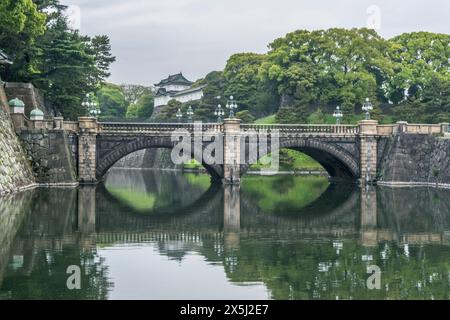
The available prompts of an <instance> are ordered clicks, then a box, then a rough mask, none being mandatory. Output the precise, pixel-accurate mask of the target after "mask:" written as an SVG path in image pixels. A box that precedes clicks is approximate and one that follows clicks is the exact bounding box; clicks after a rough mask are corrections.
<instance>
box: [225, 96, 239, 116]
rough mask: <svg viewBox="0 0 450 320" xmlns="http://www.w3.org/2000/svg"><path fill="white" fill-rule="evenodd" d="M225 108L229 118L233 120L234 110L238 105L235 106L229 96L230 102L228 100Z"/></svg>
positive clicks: (231, 97)
mask: <svg viewBox="0 0 450 320" xmlns="http://www.w3.org/2000/svg"><path fill="white" fill-rule="evenodd" d="M225 108H227V109H229V110H230V118H234V110H236V109H237V108H238V105H237V103H236V101H235V100H234V97H233V96H230V100H228V102H227V105H226V106H225Z"/></svg>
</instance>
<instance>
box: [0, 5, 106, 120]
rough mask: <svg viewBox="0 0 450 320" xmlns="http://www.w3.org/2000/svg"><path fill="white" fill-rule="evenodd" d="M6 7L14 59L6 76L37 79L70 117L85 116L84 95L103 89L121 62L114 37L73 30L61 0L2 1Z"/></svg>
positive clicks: (7, 42)
mask: <svg viewBox="0 0 450 320" xmlns="http://www.w3.org/2000/svg"><path fill="white" fill-rule="evenodd" d="M0 9H1V10H0V12H1V14H0V43H1V48H2V49H3V50H4V51H5V53H7V54H8V55H9V56H10V57H11V58H12V60H13V65H12V66H9V67H6V68H4V69H2V70H1V73H0V74H1V77H2V79H3V80H6V81H16V82H32V83H33V84H34V85H35V86H36V87H37V88H38V89H39V90H40V91H41V92H42V93H43V95H44V97H45V99H46V101H47V103H48V104H49V105H50V106H51V107H52V109H53V110H55V113H57V114H62V115H63V116H64V117H66V118H68V119H76V118H77V117H78V116H82V115H85V114H86V110H84V108H83V107H81V103H82V101H83V99H84V97H85V96H86V94H87V93H90V92H95V91H96V90H98V89H99V88H100V86H101V83H102V82H103V81H104V79H105V78H107V77H108V76H109V73H108V69H109V66H110V64H111V63H113V62H114V61H115V58H114V57H113V56H112V55H111V53H110V51H111V47H110V43H109V38H108V37H107V36H95V37H92V38H91V37H87V36H83V35H80V34H79V32H78V30H72V29H71V28H70V26H69V25H68V22H67V17H66V16H65V10H66V6H64V5H61V4H60V3H59V0H34V1H31V0H20V1H2V3H1V4H0ZM11 12H14V14H13V15H12V14H11Z"/></svg>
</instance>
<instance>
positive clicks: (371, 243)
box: [0, 171, 450, 299]
mask: <svg viewBox="0 0 450 320" xmlns="http://www.w3.org/2000/svg"><path fill="white" fill-rule="evenodd" d="M448 196H449V191H445V190H436V189H422V188H420V189H417V188H415V189H390V188H372V189H369V190H360V189H359V188H357V187H355V186H351V185H328V183H327V181H326V180H323V178H320V177H318V178H314V177H264V178H261V177H249V178H245V179H244V181H243V184H242V186H241V187H236V186H227V187H221V186H211V185H210V184H209V180H208V177H207V176H202V175H194V174H190V175H180V174H175V173H161V172H152V171H124V172H112V173H110V175H109V177H108V180H107V181H106V183H105V185H100V186H98V187H97V188H92V187H91V188H79V189H40V190H35V191H31V192H28V193H23V194H21V195H19V196H16V197H14V198H13V199H12V200H9V202H7V201H2V202H1V204H0V208H1V210H0V212H1V214H2V216H1V217H0V218H1V220H0V228H1V231H2V233H1V234H2V235H4V236H3V237H2V238H0V239H1V241H2V243H1V249H2V251H1V254H2V256H1V257H2V259H1V260H0V271H1V272H0V292H1V294H2V296H3V297H6V298H8V297H9V298H83V299H106V298H108V297H109V293H110V292H112V291H114V290H116V289H115V288H114V283H113V282H114V279H111V278H110V274H109V267H110V265H108V262H107V261H105V260H104V259H103V257H102V254H101V251H102V250H103V248H113V247H116V246H119V245H120V246H123V245H124V244H125V245H136V244H139V245H143V246H154V247H155V248H156V249H157V251H156V252H155V254H158V255H161V256H166V257H168V258H169V259H170V260H176V261H178V263H181V268H179V272H180V273H183V270H184V268H183V263H184V262H185V261H186V258H187V257H188V256H191V255H199V256H202V257H203V258H204V259H205V261H206V262H205V266H204V267H202V268H203V269H202V270H198V272H199V273H200V274H201V273H202V272H204V273H206V272H209V269H208V265H214V266H217V265H221V266H222V267H223V268H224V272H225V275H226V277H227V279H228V282H229V283H231V284H239V286H235V287H233V288H234V289H233V290H240V289H241V288H242V286H253V285H254V284H255V283H257V284H264V286H265V287H266V288H267V290H268V293H269V297H270V298H273V299H336V298H340V299H352V298H353V299H432V298H434V299H449V298H450V296H449V294H450V290H449V286H450V285H449V272H450V261H449V254H450V250H449V247H450V246H449V245H450V239H449V238H450V204H449V203H448V201H447V199H448ZM149 199H151V201H150V200H149ZM140 201H142V203H140ZM122 248H123V247H122ZM68 265H80V266H82V269H83V270H82V273H83V274H85V275H86V276H85V277H83V278H82V279H83V283H82V290H80V291H76V290H75V291H69V290H67V289H66V288H65V280H66V279H67V274H66V273H65V271H66V267H67V266H68ZM368 265H377V266H379V267H380V268H381V270H382V281H381V283H382V288H381V290H368V289H367V286H366V279H367V277H368V274H367V273H366V271H367V266H368ZM156 267H157V266H156ZM131 270H132V268H131V266H130V272H131ZM136 276H140V275H136ZM167 276H168V277H170V275H167ZM149 290H151V288H149ZM154 290H158V288H154ZM217 290H218V291H219V292H220V288H217ZM205 298H208V293H206V292H205Z"/></svg>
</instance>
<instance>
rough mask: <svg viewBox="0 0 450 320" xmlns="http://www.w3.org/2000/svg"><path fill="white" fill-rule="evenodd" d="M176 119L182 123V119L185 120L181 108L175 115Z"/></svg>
mask: <svg viewBox="0 0 450 320" xmlns="http://www.w3.org/2000/svg"><path fill="white" fill-rule="evenodd" d="M175 117H177V120H178V122H181V118H183V113H182V112H181V109H180V108H178V111H177V113H176V114H175Z"/></svg>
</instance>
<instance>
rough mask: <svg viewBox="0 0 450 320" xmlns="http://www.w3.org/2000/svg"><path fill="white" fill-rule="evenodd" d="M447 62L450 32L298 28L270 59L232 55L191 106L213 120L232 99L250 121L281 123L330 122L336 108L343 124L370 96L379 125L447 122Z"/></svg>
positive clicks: (276, 44) (357, 116)
mask: <svg viewBox="0 0 450 320" xmlns="http://www.w3.org/2000/svg"><path fill="white" fill-rule="evenodd" d="M449 61H450V35H445V34H434V33H428V32H415V33H405V34H402V35H400V36H398V37H395V38H393V39H390V40H386V39H383V38H382V37H381V36H380V35H378V34H377V33H376V32H375V31H374V30H370V29H365V28H363V29H351V30H347V29H336V28H335V29H328V30H317V31H306V30H298V31H295V32H292V33H289V34H287V35H286V36H284V37H282V38H279V39H276V40H274V41H273V42H272V43H271V44H270V45H269V51H268V53H267V54H256V53H238V54H234V55H232V56H231V57H230V58H229V60H228V62H227V64H226V67H225V69H224V71H223V72H218V71H214V72H212V73H210V74H208V75H207V76H206V77H205V79H203V80H200V81H198V82H197V84H198V85H200V84H207V87H206V88H205V98H204V99H203V100H202V101H196V102H192V103H188V104H187V105H189V104H190V105H192V107H193V108H194V110H195V112H196V114H195V120H203V121H206V120H214V116H213V112H214V110H215V108H216V107H217V105H218V104H219V103H220V104H222V106H224V105H225V104H226V102H227V99H228V97H229V96H230V95H233V96H234V97H235V100H237V102H238V105H239V109H238V112H240V113H239V115H240V116H241V117H243V120H244V121H245V122H249V121H252V120H253V119H258V118H263V117H267V116H270V115H273V114H276V117H275V119H276V122H280V123H333V122H334V121H335V119H334V118H333V117H331V114H332V113H333V110H334V109H335V107H336V106H337V105H339V106H341V108H342V110H343V111H344V119H343V122H344V123H355V122H357V121H359V120H361V119H362V118H363V117H364V116H363V114H362V111H361V106H362V103H363V102H364V99H365V98H366V97H368V98H370V100H371V101H372V104H373V105H374V110H373V111H372V112H371V114H372V117H373V118H374V119H377V120H379V121H380V122H382V123H386V122H392V121H398V120H408V121H413V122H415V121H420V122H434V123H436V122H440V121H448V118H449V116H450V109H449V98H448V96H449V91H450V71H449V68H450V62H449ZM219 96H221V97H220V98H218V97H219ZM412 104H414V107H411V105H412ZM181 108H182V109H186V108H187V106H184V105H183V106H181ZM411 108H414V110H411ZM416 108H417V109H416ZM271 119H272V120H271V121H273V118H271Z"/></svg>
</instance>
